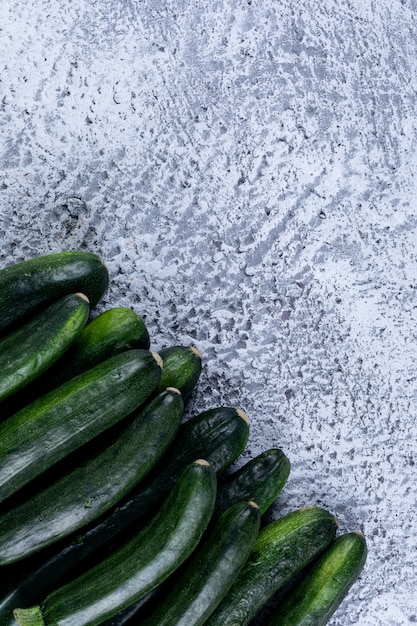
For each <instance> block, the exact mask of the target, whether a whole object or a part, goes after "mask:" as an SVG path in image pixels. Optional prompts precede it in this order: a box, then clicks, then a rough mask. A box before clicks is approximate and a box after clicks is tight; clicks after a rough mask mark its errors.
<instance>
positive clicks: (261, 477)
mask: <svg viewBox="0 0 417 626" xmlns="http://www.w3.org/2000/svg"><path fill="white" fill-rule="evenodd" d="M290 468H291V466H290V461H289V460H288V458H287V457H286V455H285V454H284V453H283V452H282V450H279V449H278V448H270V449H269V450H265V451H263V452H261V453H260V454H258V456H256V457H255V458H253V459H250V461H248V462H247V463H245V464H244V465H242V467H240V468H239V469H238V470H236V471H235V472H233V473H232V474H229V476H227V477H225V478H224V480H222V481H221V483H220V484H219V487H218V490H217V500H216V510H215V514H216V515H219V514H220V513H221V512H222V511H224V510H225V509H226V508H228V507H229V506H230V505H231V504H233V503H234V502H239V501H240V500H254V501H255V502H256V504H257V505H258V507H259V511H260V513H261V515H263V514H264V513H265V512H266V511H267V510H268V509H269V507H270V506H271V504H272V503H273V502H274V500H275V499H276V498H277V497H278V495H279V493H280V492H281V490H282V488H283V487H284V485H285V483H286V482H287V478H288V476H289V474H290Z"/></svg>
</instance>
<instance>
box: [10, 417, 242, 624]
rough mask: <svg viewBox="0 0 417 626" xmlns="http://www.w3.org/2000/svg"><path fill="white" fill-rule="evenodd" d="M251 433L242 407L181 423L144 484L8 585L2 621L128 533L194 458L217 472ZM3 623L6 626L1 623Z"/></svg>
mask: <svg viewBox="0 0 417 626" xmlns="http://www.w3.org/2000/svg"><path fill="white" fill-rule="evenodd" d="M248 435H249V422H248V418H247V416H246V415H245V414H243V412H242V411H241V410H240V409H235V408H232V407H215V408H212V409H208V410H207V411H204V412H202V413H199V414H197V415H195V416H193V417H191V418H190V419H188V420H187V421H186V422H183V423H182V424H181V425H180V427H179V429H178V432H177V435H176V438H175V440H174V443H173V444H172V445H171V446H170V447H169V449H168V451H167V452H166V453H165V455H164V456H163V457H162V459H161V461H160V462H159V463H158V464H157V465H156V467H155V468H154V469H153V470H152V471H151V473H150V475H149V476H148V477H147V478H146V480H145V481H144V483H143V484H141V485H139V486H138V487H137V488H135V489H133V490H132V491H131V492H130V493H129V494H128V495H127V496H126V497H125V498H123V499H122V500H121V502H120V503H119V505H118V506H117V508H116V509H115V510H113V511H111V512H108V513H106V514H105V515H103V516H102V517H100V519H98V520H97V521H96V522H94V523H93V524H90V525H89V526H88V527H87V528H86V530H84V531H83V532H82V534H80V535H76V536H73V537H71V538H68V540H66V541H64V542H61V543H60V544H59V548H58V549H57V550H56V551H53V553H52V554H50V555H49V556H48V557H47V558H45V560H44V561H42V562H41V563H35V564H33V566H32V568H30V569H29V571H28V572H27V573H25V574H24V575H23V577H22V578H20V577H19V579H18V580H17V581H16V582H14V583H13V584H11V585H10V589H9V590H8V592H7V594H5V595H4V597H3V598H2V600H0V625H1V626H16V625H15V623H14V622H13V621H11V622H10V623H9V620H10V619H11V615H12V610H13V608H14V607H15V606H18V605H19V604H20V605H21V606H30V604H35V603H37V602H40V601H41V600H42V597H43V596H44V595H47V594H49V593H50V592H51V591H52V590H53V589H54V588H55V587H56V586H57V585H59V584H60V583H61V581H63V580H65V577H68V576H72V575H73V573H74V571H77V570H83V569H84V568H85V567H86V565H85V564H86V563H90V562H92V563H95V562H97V559H98V558H100V555H101V554H102V553H103V552H104V551H108V550H109V546H110V547H111V548H112V547H113V545H114V544H116V546H117V545H119V544H120V543H121V542H123V541H125V538H126V537H129V536H131V535H132V534H133V533H134V532H135V531H136V529H137V527H138V524H139V523H143V520H144V519H145V518H146V517H148V516H149V514H150V512H151V511H153V510H155V508H156V507H157V506H159V505H160V504H161V503H162V502H163V500H164V498H166V496H167V494H168V492H169V490H170V489H171V488H172V487H173V485H174V484H175V480H176V478H178V476H179V474H180V472H181V471H182V470H183V469H184V467H186V466H187V464H188V463H191V462H192V461H193V459H195V458H196V456H197V457H205V458H206V460H207V461H209V463H210V465H211V467H212V468H213V470H214V471H215V472H216V474H217V476H219V475H221V474H222V473H223V472H224V471H225V470H226V469H227V467H229V466H230V465H231V464H232V463H233V462H234V461H235V460H236V459H237V457H238V456H239V455H240V454H241V453H242V451H243V449H244V447H245V445H246V441H247V439H248ZM3 622H4V624H3Z"/></svg>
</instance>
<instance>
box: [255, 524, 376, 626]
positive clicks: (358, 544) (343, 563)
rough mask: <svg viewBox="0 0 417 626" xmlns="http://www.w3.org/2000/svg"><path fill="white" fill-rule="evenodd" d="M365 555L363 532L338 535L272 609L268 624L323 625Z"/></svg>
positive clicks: (364, 558) (351, 582) (270, 625)
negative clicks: (279, 604)
mask: <svg viewBox="0 0 417 626" xmlns="http://www.w3.org/2000/svg"><path fill="white" fill-rule="evenodd" d="M366 556H367V545H366V540H365V537H364V536H363V535H362V534H360V533H355V532H352V533H345V534H343V535H340V537H338V538H337V539H335V540H334V541H333V542H332V543H331V544H330V546H329V547H328V548H327V549H326V550H325V551H324V553H323V554H322V555H321V556H320V558H319V559H318V560H317V561H316V562H315V563H314V565H313V566H312V567H311V568H310V569H309V570H308V571H307V573H306V574H305V576H304V577H303V578H302V579H301V581H300V583H299V584H298V585H297V586H296V587H295V588H294V589H293V590H292V591H291V593H290V594H289V596H287V598H285V600H284V601H283V603H282V605H281V606H278V608H277V609H275V610H274V612H273V614H272V615H271V617H270V619H269V620H268V622H267V626H325V625H326V624H327V623H328V622H329V620H330V618H331V617H332V615H333V614H334V612H335V611H336V609H337V607H338V606H339V605H340V603H341V602H342V600H343V599H344V597H345V596H346V595H347V593H348V592H349V589H350V588H351V587H352V585H353V583H354V582H355V581H356V580H357V578H358V577H359V575H360V573H361V571H362V569H363V567H364V565H365V562H366Z"/></svg>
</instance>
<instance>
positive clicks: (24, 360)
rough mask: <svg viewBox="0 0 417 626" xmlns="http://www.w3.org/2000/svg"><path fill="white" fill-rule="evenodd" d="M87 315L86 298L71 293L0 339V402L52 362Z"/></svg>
mask: <svg viewBox="0 0 417 626" xmlns="http://www.w3.org/2000/svg"><path fill="white" fill-rule="evenodd" d="M89 313H90V305H89V302H88V298H87V297H86V296H84V295H83V294H79V293H77V294H71V295H68V296H64V297H62V298H60V299H59V300H57V301H56V302H54V303H53V304H51V305H50V306H49V307H48V308H47V309H46V310H45V311H42V313H39V314H38V315H35V317H33V318H32V319H30V320H29V321H28V322H26V323H25V324H23V325H22V326H20V327H19V328H18V329H16V330H15V331H14V332H11V333H10V334H8V335H6V336H5V337H3V339H1V340H0V401H2V400H4V399H5V398H7V397H9V396H11V395H12V394H14V393H16V392H17V391H19V390H21V389H23V388H24V387H26V386H27V385H28V384H29V383H31V382H32V381H34V380H35V379H37V378H38V377H39V376H40V375H41V374H42V373H43V372H45V371H46V370H47V369H48V368H49V367H51V366H52V364H54V363H56V361H58V359H59V358H60V357H61V356H62V355H63V354H64V352H66V351H67V350H68V348H69V346H70V345H71V344H72V342H73V341H75V340H76V338H77V336H78V335H79V334H80V332H81V331H82V329H83V328H84V326H85V324H86V323H87V319H88V315H89ZM0 411H1V408H0Z"/></svg>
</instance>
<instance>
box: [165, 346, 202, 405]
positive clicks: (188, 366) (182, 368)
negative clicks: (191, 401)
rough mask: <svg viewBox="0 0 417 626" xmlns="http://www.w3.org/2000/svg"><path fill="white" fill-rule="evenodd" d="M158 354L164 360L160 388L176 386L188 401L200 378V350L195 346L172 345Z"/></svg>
mask: <svg viewBox="0 0 417 626" xmlns="http://www.w3.org/2000/svg"><path fill="white" fill-rule="evenodd" d="M158 354H159V356H160V357H161V358H162V360H163V362H164V366H163V368H162V375H161V380H160V383H159V387H158V390H161V389H164V388H165V387H176V388H177V389H179V390H180V391H181V393H182V396H183V398H184V401H186V400H187V399H188V398H189V396H190V395H191V392H192V391H193V389H194V387H195V386H196V384H197V382H198V379H199V378H200V374H201V354H200V352H199V351H198V350H197V348H195V347H194V346H170V347H169V348H164V349H163V350H159V352H158Z"/></svg>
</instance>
